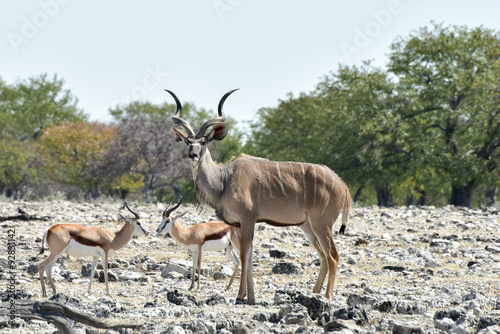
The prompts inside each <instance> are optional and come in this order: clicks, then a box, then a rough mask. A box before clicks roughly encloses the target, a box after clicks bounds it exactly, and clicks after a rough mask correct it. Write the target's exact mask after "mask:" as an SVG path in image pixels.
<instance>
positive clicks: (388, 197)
mask: <svg viewBox="0 0 500 334" xmlns="http://www.w3.org/2000/svg"><path fill="white" fill-rule="evenodd" d="M375 190H376V191H377V202H378V206H385V207H389V206H394V195H393V194H392V193H391V189H390V186H384V187H383V188H381V187H378V186H376V187H375Z"/></svg>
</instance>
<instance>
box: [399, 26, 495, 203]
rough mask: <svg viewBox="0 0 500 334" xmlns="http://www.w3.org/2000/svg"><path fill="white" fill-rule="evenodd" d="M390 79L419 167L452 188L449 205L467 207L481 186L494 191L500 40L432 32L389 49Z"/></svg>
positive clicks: (477, 32) (480, 31) (440, 29)
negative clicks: (410, 124)
mask: <svg viewBox="0 0 500 334" xmlns="http://www.w3.org/2000/svg"><path fill="white" fill-rule="evenodd" d="M389 71H391V72H392V73H394V74H395V75H396V76H397V77H398V80H399V86H400V88H401V91H402V92H405V94H406V98H407V103H408V106H407V108H406V111H405V115H404V117H405V121H409V120H415V122H414V123H415V124H417V125H418V131H420V132H422V133H423V134H425V135H424V136H418V137H416V138H412V139H413V140H419V141H420V140H421V141H422V143H421V144H420V146H422V147H423V146H425V150H424V151H422V153H423V157H422V158H423V160H424V161H425V164H426V165H427V166H428V167H429V168H434V169H435V170H436V171H438V173H439V174H440V176H441V178H447V179H448V180H449V183H450V184H451V196H450V203H451V204H453V205H459V206H468V207H470V206H471V205H472V197H473V193H474V190H475V189H476V188H477V187H478V186H479V185H480V184H488V183H493V184H494V185H495V186H496V187H497V186H499V178H498V175H499V149H498V148H499V147H500V108H499V105H500V104H499V102H500V101H499V99H500V93H499V92H500V34H499V33H498V32H495V31H492V30H489V29H485V28H483V27H479V28H474V29H469V28H467V27H464V26H448V27H445V26H443V25H442V24H433V25H432V27H431V28H429V27H424V28H421V29H419V30H417V31H416V32H414V33H412V34H411V35H410V36H408V37H403V38H400V39H398V40H396V41H395V42H394V43H393V44H392V46H391V53H390V55H389Z"/></svg>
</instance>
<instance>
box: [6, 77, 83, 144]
mask: <svg viewBox="0 0 500 334" xmlns="http://www.w3.org/2000/svg"><path fill="white" fill-rule="evenodd" d="M63 86H64V80H62V79H58V78H57V75H54V76H53V77H52V79H49V78H48V76H47V74H42V75H40V76H38V77H31V78H28V79H27V80H18V81H17V82H16V83H14V84H12V85H6V84H5V83H3V82H1V81H0V100H1V101H2V102H1V103H0V120H2V121H3V122H2V123H3V125H2V131H7V132H9V133H10V134H11V135H12V136H13V137H14V138H16V139H18V140H23V139H26V138H31V139H37V138H39V137H40V135H41V133H42V132H43V130H44V129H45V128H47V127H49V126H52V125H58V124H60V123H61V122H65V121H78V120H84V119H86V118H87V116H86V114H84V113H83V111H82V110H80V109H79V108H78V107H77V102H78V100H77V99H76V98H75V97H74V96H73V95H72V94H71V92H70V91H69V90H67V89H64V87H63Z"/></svg>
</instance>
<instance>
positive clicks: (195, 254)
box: [189, 252, 198, 290]
mask: <svg viewBox="0 0 500 334" xmlns="http://www.w3.org/2000/svg"><path fill="white" fill-rule="evenodd" d="M196 263H198V253H197V252H193V274H192V275H191V286H190V287H189V290H191V289H192V288H193V287H194V277H195V276H196V275H195V273H196Z"/></svg>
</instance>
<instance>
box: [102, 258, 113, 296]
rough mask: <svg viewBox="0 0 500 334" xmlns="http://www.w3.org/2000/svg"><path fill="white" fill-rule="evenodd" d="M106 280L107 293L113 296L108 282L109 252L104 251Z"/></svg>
mask: <svg viewBox="0 0 500 334" xmlns="http://www.w3.org/2000/svg"><path fill="white" fill-rule="evenodd" d="M104 282H106V293H107V294H108V296H110V297H112V296H111V293H109V283H108V252H107V251H105V252H104Z"/></svg>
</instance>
